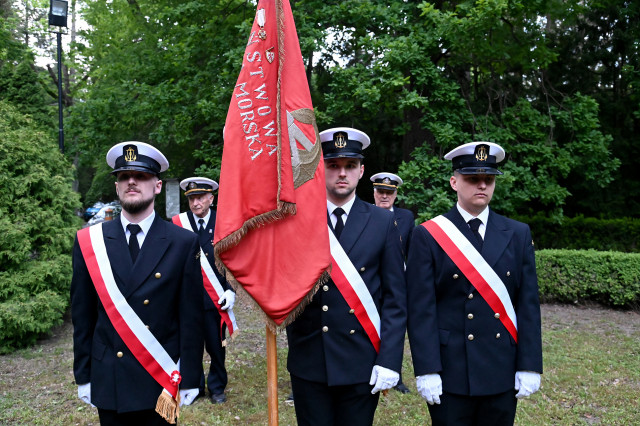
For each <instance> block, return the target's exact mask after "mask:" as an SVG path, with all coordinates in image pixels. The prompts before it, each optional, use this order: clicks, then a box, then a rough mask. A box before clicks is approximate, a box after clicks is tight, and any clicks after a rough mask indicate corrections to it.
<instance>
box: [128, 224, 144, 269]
mask: <svg viewBox="0 0 640 426" xmlns="http://www.w3.org/2000/svg"><path fill="white" fill-rule="evenodd" d="M127 229H128V230H129V232H131V235H129V253H130V254H131V260H132V261H133V263H136V258H137V257H138V253H140V245H138V237H137V236H136V235H137V234H138V232H140V231H142V228H140V225H135V224H133V223H130V224H128V225H127Z"/></svg>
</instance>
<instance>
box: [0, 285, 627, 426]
mask: <svg viewBox="0 0 640 426" xmlns="http://www.w3.org/2000/svg"><path fill="white" fill-rule="evenodd" d="M542 312H543V347H544V365H545V373H544V375H543V379H542V389H541V391H540V392H538V393H537V394H535V395H533V397H531V398H529V399H526V400H523V401H520V402H519V404H518V411H517V416H516V424H517V425H532V426H533V425H536V426H538V425H591V424H599V425H631V424H638V422H639V421H640V405H639V402H638V401H639V400H640V313H638V312H633V311H631V312H628V311H627V312H624V311H616V310H609V309H603V308H598V307H575V306H559V305H543V307H542ZM236 316H237V317H238V322H239V326H240V328H241V332H240V334H239V335H238V337H237V339H235V341H234V342H233V344H232V345H231V346H230V347H229V349H228V350H227V369H228V372H229V386H228V387H227V396H228V401H227V403H226V404H222V405H213V404H211V403H210V402H209V400H208V399H204V398H201V399H199V400H198V401H196V403H195V404H193V405H192V406H189V407H183V410H182V413H181V417H180V424H181V425H229V424H238V425H246V424H251V425H253V424H257V425H266V424H267V419H268V417H267V396H266V363H265V356H264V354H265V353H266V350H265V337H264V334H265V333H264V332H265V327H264V324H263V323H262V321H261V314H260V313H259V311H258V310H257V309H256V308H254V307H252V306H250V305H249V304H248V303H247V302H246V301H245V300H243V299H241V298H239V300H238V304H237V308H236ZM71 339H72V328H71V325H70V323H69V321H66V322H65V324H64V325H63V326H61V327H59V328H56V329H55V330H54V331H53V332H52V333H51V336H49V337H48V338H47V339H44V340H41V341H39V342H38V343H37V344H36V345H35V346H34V347H32V348H29V349H24V350H21V351H18V352H16V353H14V354H11V355H4V356H0V424H2V425H97V424H98V416H97V411H96V409H95V408H91V407H89V406H88V405H86V404H84V403H82V402H81V401H80V400H78V399H77V397H76V385H75V383H74V380H73V373H72V364H73V350H72V342H71ZM277 339H278V348H279V349H278V364H279V368H278V376H279V377H278V393H279V395H278V400H279V401H280V402H279V421H280V424H281V425H295V424H296V421H295V413H294V409H293V407H290V406H287V405H286V404H285V403H284V399H285V398H286V396H287V395H288V394H289V391H290V383H289V376H288V374H287V371H286V355H287V349H286V337H285V335H284V334H280V335H278V338H277ZM405 354H406V356H405V359H404V369H403V372H404V374H403V375H404V381H405V383H406V384H407V386H408V387H409V388H410V389H411V390H412V393H411V394H408V395H402V394H400V393H398V392H395V391H390V392H389V394H388V395H387V396H386V397H381V399H380V404H379V406H378V410H377V412H376V419H375V424H376V425H401V424H402V425H428V424H430V421H429V415H428V412H427V408H426V405H425V403H424V401H423V400H422V399H421V398H420V397H419V396H418V395H417V393H416V391H415V379H414V378H413V374H412V373H413V369H412V367H411V359H410V355H409V352H408V343H407V344H406V347H405ZM204 362H205V367H206V368H208V356H205V360H204Z"/></svg>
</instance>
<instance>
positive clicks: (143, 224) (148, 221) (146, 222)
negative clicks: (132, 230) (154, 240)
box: [120, 210, 156, 235]
mask: <svg viewBox="0 0 640 426" xmlns="http://www.w3.org/2000/svg"><path fill="white" fill-rule="evenodd" d="M155 217H156V211H155V210H151V214H150V215H149V216H147V217H145V218H144V219H142V220H141V221H140V222H138V225H140V229H142V235H147V233H148V232H149V228H151V225H152V224H153V220H154V219H155ZM120 221H121V222H122V228H123V229H124V233H125V235H126V233H127V225H128V224H130V223H132V222H129V221H128V220H127V218H126V217H124V215H123V214H121V215H120Z"/></svg>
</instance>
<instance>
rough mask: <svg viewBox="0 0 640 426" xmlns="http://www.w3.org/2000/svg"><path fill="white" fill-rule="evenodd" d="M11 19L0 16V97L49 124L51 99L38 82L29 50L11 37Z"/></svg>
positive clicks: (12, 21) (35, 118)
mask: <svg viewBox="0 0 640 426" xmlns="http://www.w3.org/2000/svg"><path fill="white" fill-rule="evenodd" d="M14 21H15V20H14V19H4V18H2V19H0V99H4V100H5V101H7V102H10V103H12V104H13V105H15V106H16V107H18V108H19V109H20V111H21V112H22V113H24V114H29V115H31V117H32V118H33V119H34V120H35V121H36V122H38V123H40V124H45V125H46V124H49V123H51V117H50V116H49V115H48V114H49V111H50V109H49V108H48V106H47V103H48V102H50V101H51V100H50V99H49V98H48V96H47V95H46V92H45V91H44V89H43V88H42V85H41V84H40V81H39V78H38V73H37V72H36V69H35V65H34V56H33V53H31V52H29V50H28V49H27V48H26V47H25V46H24V45H23V44H21V43H20V42H18V41H17V40H16V39H15V35H14V34H13V33H12V31H13V30H14V28H13V25H14V24H15V22H14Z"/></svg>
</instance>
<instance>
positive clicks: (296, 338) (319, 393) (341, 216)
mask: <svg viewBox="0 0 640 426" xmlns="http://www.w3.org/2000/svg"><path fill="white" fill-rule="evenodd" d="M320 140H321V142H322V151H323V154H324V166H325V183H326V188H327V207H328V210H327V216H328V221H329V226H330V227H331V229H332V232H333V233H334V234H335V236H336V238H337V241H338V242H339V245H340V246H341V247H342V249H343V250H344V252H345V253H346V257H348V259H347V260H348V261H349V262H351V263H352V265H353V267H355V271H354V273H355V274H356V275H359V277H358V279H355V278H353V279H352V282H354V283H355V282H358V283H360V284H361V285H362V282H363V285H364V289H363V290H364V292H366V296H361V298H360V299H359V300H360V301H364V300H368V301H371V304H370V305H369V306H371V309H372V311H368V313H369V315H368V316H367V317H368V318H373V317H375V316H378V315H379V330H380V331H379V336H380V347H379V351H376V348H375V347H374V344H373V343H372V342H373V341H372V340H371V338H370V337H369V336H368V335H367V333H366V332H365V326H363V323H361V322H360V321H359V319H358V317H357V315H356V313H355V310H354V308H353V306H350V305H349V304H348V303H347V301H346V300H345V297H344V296H343V294H342V293H341V292H340V290H339V289H338V287H337V286H336V283H335V282H334V280H333V279H332V280H330V281H329V282H327V283H326V284H325V285H324V286H322V287H321V288H320V289H319V290H318V292H317V293H316V294H315V295H314V297H313V299H312V301H311V302H310V303H309V305H307V306H306V308H305V310H304V311H303V312H302V313H301V314H300V316H299V317H298V318H297V319H296V320H295V321H294V322H293V323H292V324H291V325H290V326H289V327H287V339H288V342H289V356H288V362H287V367H288V370H289V373H290V374H291V385H292V389H293V395H294V400H295V410H296V417H297V419H298V424H300V425H316V424H317V425H320V424H322V425H327V424H334V425H350V426H353V425H370V424H372V423H373V418H374V414H375V410H376V407H377V404H378V398H379V391H380V390H386V389H390V388H392V387H393V386H395V385H396V383H397V380H398V372H399V371H400V367H401V362H402V349H403V342H404V334H405V331H406V327H405V319H406V311H405V306H406V289H405V282H404V276H403V259H402V247H401V245H400V235H399V233H398V229H397V227H396V226H395V224H394V217H393V214H391V212H389V211H386V210H383V209H379V208H377V207H375V206H373V205H371V204H369V203H365V202H363V201H362V200H360V199H359V198H358V197H357V196H356V194H355V189H356V186H357V184H358V181H359V180H360V178H361V177H362V175H363V173H364V166H363V165H362V158H363V155H362V150H363V149H364V148H366V147H367V146H368V145H369V143H370V141H369V137H368V136H367V135H366V134H365V133H363V132H361V131H359V130H356V129H351V128H335V129H330V130H325V131H324V132H322V133H320ZM336 210H337V211H336ZM356 271H357V272H356ZM359 288H362V287H359ZM352 304H354V303H353V301H352ZM354 305H357V302H356V303H355V304H354ZM360 307H362V306H360ZM373 310H375V313H374V312H373ZM359 312H360V311H359ZM367 330H370V328H367Z"/></svg>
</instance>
